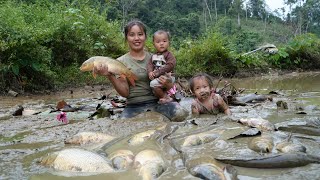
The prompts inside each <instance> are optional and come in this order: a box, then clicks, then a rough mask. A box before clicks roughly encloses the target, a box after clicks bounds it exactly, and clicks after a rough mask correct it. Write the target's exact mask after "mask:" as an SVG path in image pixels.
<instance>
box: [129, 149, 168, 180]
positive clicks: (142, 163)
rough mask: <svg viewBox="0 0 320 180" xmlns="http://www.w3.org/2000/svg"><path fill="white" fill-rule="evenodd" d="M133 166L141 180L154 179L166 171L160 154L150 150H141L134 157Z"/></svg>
mask: <svg viewBox="0 0 320 180" xmlns="http://www.w3.org/2000/svg"><path fill="white" fill-rule="evenodd" d="M134 166H135V168H136V169H137V170H138V171H139V175H140V176H141V177H142V179H143V180H151V179H156V178H158V177H159V176H160V175H161V174H162V173H163V172H164V171H165V170H166V163H165V162H164V160H163V159H162V157H161V155H160V153H158V152H157V151H155V150H150V149H146V150H143V151H141V152H139V153H138V154H137V155H136V157H135V159H134Z"/></svg>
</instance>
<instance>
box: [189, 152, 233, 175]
mask: <svg viewBox="0 0 320 180" xmlns="http://www.w3.org/2000/svg"><path fill="white" fill-rule="evenodd" d="M187 169H188V171H189V172H190V174H192V175H193V176H195V177H198V178H200V179H205V180H236V179H238V177H237V170H236V169H235V168H234V167H233V166H231V165H229V164H227V165H226V166H222V165H221V164H219V162H217V161H216V160H214V159H212V158H210V157H201V158H198V159H192V160H189V161H188V162H187Z"/></svg>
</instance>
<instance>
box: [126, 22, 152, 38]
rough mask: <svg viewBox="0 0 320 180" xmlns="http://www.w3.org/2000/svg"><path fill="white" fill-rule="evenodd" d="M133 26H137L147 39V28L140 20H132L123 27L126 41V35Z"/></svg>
mask: <svg viewBox="0 0 320 180" xmlns="http://www.w3.org/2000/svg"><path fill="white" fill-rule="evenodd" d="M134 25H137V26H138V27H139V28H140V29H141V30H142V31H143V32H144V34H145V35H146V37H147V28H146V25H144V24H143V23H142V22H141V21H140V20H137V19H134V20H131V21H129V22H128V23H127V25H126V26H125V27H124V35H125V39H126V40H127V35H128V33H129V31H130V30H131V28H132V27H133V26H134Z"/></svg>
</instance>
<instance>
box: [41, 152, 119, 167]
mask: <svg viewBox="0 0 320 180" xmlns="http://www.w3.org/2000/svg"><path fill="white" fill-rule="evenodd" d="M40 163H41V164H42V165H45V166H50V167H52V168H54V169H55V170H60V171H70V172H88V173H109V172H113V171H114V170H113V168H112V167H111V166H110V165H109V163H108V161H107V160H106V159H105V158H104V157H102V156H100V155H99V154H96V153H94V152H91V151H87V150H83V149H77V148H72V149H64V150H61V151H57V152H54V153H52V154H49V155H48V156H46V157H44V158H42V159H41V160H40Z"/></svg>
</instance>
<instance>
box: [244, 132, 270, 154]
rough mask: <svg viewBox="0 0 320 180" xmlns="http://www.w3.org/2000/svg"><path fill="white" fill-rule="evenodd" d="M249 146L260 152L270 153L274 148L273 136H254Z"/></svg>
mask: <svg viewBox="0 0 320 180" xmlns="http://www.w3.org/2000/svg"><path fill="white" fill-rule="evenodd" d="M248 147H249V148H250V149H251V150H253V151H256V152H258V153H270V152H271V151H272V149H273V138H272V137H271V136H269V135H264V134H262V135H261V136H259V137H255V138H253V139H252V140H251V141H250V142H249V144H248Z"/></svg>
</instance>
